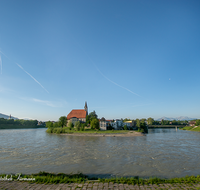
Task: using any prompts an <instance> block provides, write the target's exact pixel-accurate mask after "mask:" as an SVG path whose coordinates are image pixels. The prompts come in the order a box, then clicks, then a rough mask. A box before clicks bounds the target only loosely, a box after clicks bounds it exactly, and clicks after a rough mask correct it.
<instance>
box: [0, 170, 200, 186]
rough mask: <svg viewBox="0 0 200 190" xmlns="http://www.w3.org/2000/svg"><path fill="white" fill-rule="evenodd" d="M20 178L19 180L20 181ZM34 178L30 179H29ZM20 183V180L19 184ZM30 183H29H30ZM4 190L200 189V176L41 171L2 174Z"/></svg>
mask: <svg viewBox="0 0 200 190" xmlns="http://www.w3.org/2000/svg"><path fill="white" fill-rule="evenodd" d="M17 179H18V180H17ZM30 179H31V180H30ZM19 180H20V181H19ZM28 180H30V181H29V182H27V181H28ZM0 188H1V189H7V190H11V189H17V190H21V189H32V190H34V189H35V190H36V189H37V190H40V189H41V190H42V189H48V190H51V189H56V190H62V189H68V190H69V189H70V190H75V189H77V190H91V189H96V190H97V189H99V190H103V189H105V190H108V189H110V190H116V189H119V190H123V189H126V190H130V189H168V190H169V189H190V190H191V189H199V188H200V176H196V177H195V176H186V177H182V178H172V179H161V178H156V177H155V178H148V179H143V178H139V177H131V178H125V177H121V178H117V177H116V178H99V179H97V178H88V176H86V175H84V174H81V173H80V174H63V173H60V174H53V173H47V172H40V173H38V174H32V175H22V174H21V175H20V176H19V174H18V175H13V176H11V175H7V176H6V175H0Z"/></svg>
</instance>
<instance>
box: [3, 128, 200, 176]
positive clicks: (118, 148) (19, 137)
mask: <svg viewBox="0 0 200 190" xmlns="http://www.w3.org/2000/svg"><path fill="white" fill-rule="evenodd" d="M0 142H1V143H0V168H1V173H17V172H21V173H37V172H39V171H48V172H55V173H58V172H64V173H71V172H73V173H76V172H82V173H84V174H91V175H96V176H101V177H102V176H110V175H117V176H138V175H139V176H142V177H147V176H159V177H176V176H178V177H181V176H185V175H199V173H200V164H199V162H198V160H199V157H200V146H199V144H200V133H196V132H190V131H182V130H179V129H178V130H177V131H176V129H150V130H149V134H148V135H146V136H142V137H139V136H138V137H92V136H85V137H82V136H65V135H52V134H48V133H46V132H45V129H21V130H19V129H18V130H0Z"/></svg>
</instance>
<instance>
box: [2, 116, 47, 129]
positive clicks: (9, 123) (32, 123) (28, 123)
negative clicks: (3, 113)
mask: <svg viewBox="0 0 200 190" xmlns="http://www.w3.org/2000/svg"><path fill="white" fill-rule="evenodd" d="M37 124H38V121H37V120H23V119H17V120H14V119H4V118H0V129H1V128H4V129H6V128H7V129H9V128H35V127H37ZM44 126H45V125H41V127H44Z"/></svg>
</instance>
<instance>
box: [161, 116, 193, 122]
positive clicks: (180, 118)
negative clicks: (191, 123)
mask: <svg viewBox="0 0 200 190" xmlns="http://www.w3.org/2000/svg"><path fill="white" fill-rule="evenodd" d="M162 119H164V120H170V121H172V120H180V121H184V120H194V119H196V118H190V117H187V116H185V117H184V116H180V117H175V118H173V117H161V118H159V119H157V121H161V120H162Z"/></svg>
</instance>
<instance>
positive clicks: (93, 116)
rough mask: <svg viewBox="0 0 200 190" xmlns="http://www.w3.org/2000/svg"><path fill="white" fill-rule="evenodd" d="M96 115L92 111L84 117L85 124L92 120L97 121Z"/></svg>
mask: <svg viewBox="0 0 200 190" xmlns="http://www.w3.org/2000/svg"><path fill="white" fill-rule="evenodd" d="M97 117H98V116H97V114H96V112H95V111H93V112H90V113H89V115H87V116H86V124H91V121H92V120H93V119H95V118H96V119H97Z"/></svg>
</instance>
